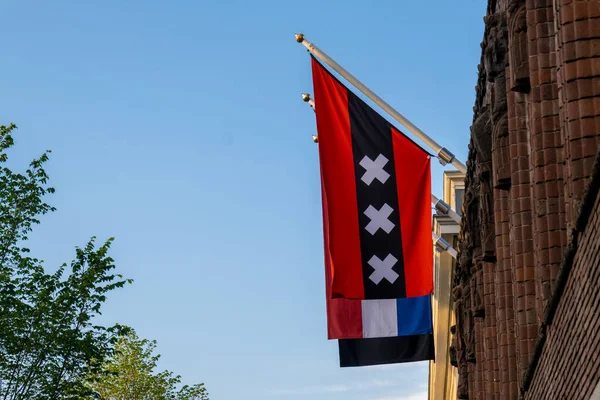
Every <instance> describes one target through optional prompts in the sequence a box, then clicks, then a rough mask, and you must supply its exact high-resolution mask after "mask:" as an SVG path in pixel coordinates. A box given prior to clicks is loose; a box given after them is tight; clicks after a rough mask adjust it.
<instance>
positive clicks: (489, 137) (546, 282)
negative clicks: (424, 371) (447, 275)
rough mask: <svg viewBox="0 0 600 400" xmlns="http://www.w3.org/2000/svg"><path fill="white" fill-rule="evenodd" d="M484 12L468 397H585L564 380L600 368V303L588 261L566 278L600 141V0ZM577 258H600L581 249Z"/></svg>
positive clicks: (463, 245)
mask: <svg viewBox="0 0 600 400" xmlns="http://www.w3.org/2000/svg"><path fill="white" fill-rule="evenodd" d="M484 21H485V33H484V39H483V42H482V44H481V48H482V55H481V63H480V65H479V76H478V81H477V86H476V101H475V106H474V108H473V111H474V117H473V124H472V126H471V141H470V144H469V157H468V160H467V175H466V179H465V197H464V200H463V221H462V224H461V235H460V241H459V244H458V248H459V257H458V258H459V260H458V263H457V267H456V273H455V281H454V289H453V296H454V304H455V313H456V321H457V322H456V327H455V328H454V329H453V332H455V334H454V336H453V340H452V346H453V354H456V360H455V362H454V364H455V365H456V366H457V368H458V372H459V384H458V398H459V399H517V398H519V397H527V398H528V399H554V398H556V399H561V398H579V397H569V396H571V392H569V390H574V386H571V387H569V386H568V384H567V383H565V382H570V381H573V382H579V383H581V384H582V385H586V384H590V385H591V384H594V382H595V381H596V380H597V378H593V379H592V378H591V377H592V376H595V377H597V376H598V367H597V365H596V364H594V362H595V360H600V348H599V347H598V346H597V344H598V343H596V342H593V340H596V338H595V336H600V334H596V335H595V336H594V335H592V334H593V333H596V332H598V330H597V329H598V328H600V327H599V326H596V325H594V323H596V324H597V323H599V322H598V318H597V317H596V316H595V315H596V314H595V311H593V310H597V309H600V307H598V306H599V305H597V304H595V303H594V304H592V303H591V301H592V300H590V301H587V300H586V302H580V301H582V300H583V295H582V294H580V293H578V290H579V289H578V288H579V286H578V285H579V284H581V283H582V282H581V279H583V275H582V276H580V277H579V278H577V276H578V275H575V277H574V278H572V280H573V282H572V283H570V284H568V285H565V282H567V280H566V278H565V276H566V275H565V270H566V269H565V268H564V257H565V254H571V253H572V254H575V253H574V252H573V251H574V250H573V243H575V242H574V240H579V239H578V238H583V236H581V235H583V231H582V230H581V229H580V228H581V223H580V222H578V220H577V218H578V217H577V216H578V215H580V211H579V210H580V208H581V204H582V202H583V200H584V193H585V190H586V187H587V186H588V184H589V181H590V175H591V174H592V171H593V168H594V158H595V156H596V154H597V152H598V151H600V0H489V1H488V9H487V15H486V17H485V19H484ZM599 175H600V174H599ZM596 207H597V206H596ZM595 212H597V210H596V211H595ZM590 215H592V214H590ZM594 215H596V214H594ZM596 224H600V223H599V222H598V221H596ZM586 234H587V232H586ZM594 234H595V233H594V232H592V231H591V232H590V233H589V235H591V236H590V239H586V240H588V242H586V243H591V244H593V243H592V242H593V240H595V239H593V238H592V236H593V235H594ZM586 237H587V236H586ZM594 243H597V242H594ZM591 244H590V245H591ZM586 251H587V250H586ZM569 252H571V253H569ZM573 265H574V268H573V271H575V270H576V269H577V268H579V269H581V270H587V271H588V275H586V277H587V278H588V279H591V277H592V275H593V273H592V272H589V271H595V272H594V273H597V272H598V270H600V260H598V259H597V258H593V257H592V255H591V253H590V254H587V253H585V254H584V253H581V250H579V251H578V253H577V255H576V263H575V264H573ZM594 276H595V275H594ZM596 278H597V276H596ZM561 279H563V281H564V282H563V281H561ZM586 284H587V285H588V286H586V288H585V290H586V291H587V292H586V293H588V294H589V296H592V293H595V292H600V287H598V282H595V283H594V282H592V281H591V280H590V281H589V282H587V283H586ZM594 285H595V286H594ZM582 287H583V286H582ZM557 288H558V289H557ZM563 289H564V290H563ZM594 290H595V292H594ZM569 293H570V294H569ZM561 296H564V299H565V300H564V301H565V302H566V303H565V304H563V303H562V301H563V300H562V297H561ZM590 298H591V297H590ZM578 301H579V302H578ZM559 305H560V307H559ZM577 307H579V309H577V312H575V313H571V314H569V313H565V312H566V311H568V310H572V309H573V308H577ZM592 307H595V308H592ZM549 310H553V311H552V312H550V311H549ZM561 310H562V311H561ZM598 314H600V313H598ZM554 317H555V318H556V319H555V320H552V318H554ZM594 318H595V319H594ZM578 321H581V324H579V322H578ZM593 329H595V330H593ZM569 335H571V336H569ZM592 336H594V337H592ZM567 337H568V338H569V340H567V339H566V338H567ZM586 340H588V341H590V342H589V345H590V346H591V347H589V348H588V347H583V343H586ZM575 342H576V343H577V344H576V345H575V344H571V343H575ZM592 342H593V343H592ZM578 346H581V347H578ZM576 355H578V356H579V357H580V358H581V357H584V358H585V360H581V359H580V360H575V359H574V357H576ZM562 357H567V358H566V359H568V360H569V361H568V362H569V363H578V365H577V368H575V370H574V371H575V372H574V373H576V374H578V375H577V377H579V378H581V379H584V378H585V379H588V381H585V382H584V381H581V380H579V381H577V380H574V379H575V377H574V375H568V374H567V375H565V374H564V371H563V370H562V368H566V367H567V366H568V364H565V362H564V361H565V359H563V358H562ZM568 357H570V358H568ZM594 374H595V375H594ZM557 377H560V379H558V378H557ZM566 377H569V378H568V379H567V378H566ZM562 378H564V379H562ZM561 379H562V381H561ZM559 382H563V383H562V384H561V385H562V386H560V385H559ZM559 386H560V387H562V389H559ZM586 387H587V386H586ZM590 387H591V386H590ZM590 390H591V389H590ZM583 393H586V392H583ZM577 396H580V395H579V394H577ZM581 396H584V395H583V394H581ZM581 398H585V397H581Z"/></svg>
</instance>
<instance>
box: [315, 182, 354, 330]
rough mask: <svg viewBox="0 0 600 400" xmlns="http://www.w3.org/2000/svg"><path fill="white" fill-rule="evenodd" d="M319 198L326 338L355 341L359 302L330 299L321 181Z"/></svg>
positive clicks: (327, 229) (326, 238)
mask: <svg viewBox="0 0 600 400" xmlns="http://www.w3.org/2000/svg"><path fill="white" fill-rule="evenodd" d="M321 196H322V198H323V202H322V204H323V236H324V243H325V252H324V255H325V295H326V302H327V338H328V339H357V338H362V336H363V327H362V305H361V300H346V299H332V298H331V280H332V279H331V272H332V269H331V267H332V260H331V253H330V252H329V222H328V221H329V214H328V212H327V196H326V195H325V188H324V187H323V180H321Z"/></svg>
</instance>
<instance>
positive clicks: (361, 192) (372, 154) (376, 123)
mask: <svg viewBox="0 0 600 400" xmlns="http://www.w3.org/2000/svg"><path fill="white" fill-rule="evenodd" d="M348 111H349V114H350V130H351V133H352V153H353V156H354V171H355V176H356V198H357V203H358V215H359V217H358V225H359V230H360V233H359V234H360V250H361V256H362V270H363V283H364V288H365V299H395V298H402V297H406V285H405V276H404V261H403V257H402V235H401V229H400V210H398V207H399V205H398V192H397V190H398V189H397V187H396V169H395V165H394V148H393V144H392V129H391V126H390V124H389V123H388V122H387V121H386V120H385V119H384V118H383V117H382V116H381V115H379V114H378V113H377V112H375V110H373V109H372V108H371V107H369V106H368V105H367V104H366V103H365V102H363V101H362V100H361V99H359V98H358V97H357V96H356V95H355V94H354V93H352V92H350V91H348ZM380 156H383V157H385V158H386V159H387V163H386V164H385V166H384V167H383V169H384V171H385V172H387V173H388V174H389V177H388V178H387V180H386V181H385V183H382V182H381V181H380V180H378V179H377V178H375V179H373V180H372V182H371V183H370V184H367V183H365V181H363V179H362V177H363V176H364V174H365V172H366V169H365V168H364V167H363V166H361V161H363V160H366V159H365V157H368V160H371V161H375V160H377V158H378V157H380ZM384 204H387V205H388V206H389V207H391V208H392V209H393V211H392V213H391V214H390V215H389V217H388V220H389V221H391V222H392V223H393V224H394V227H393V229H392V230H391V231H390V232H389V233H386V232H385V231H384V230H383V229H378V230H377V232H376V233H375V234H374V235H372V234H371V233H370V232H369V231H367V230H366V226H367V225H368V224H369V223H370V222H371V219H370V218H369V217H368V216H367V215H365V211H366V210H367V209H368V208H369V206H372V207H374V208H375V209H377V210H378V211H379V210H381V208H382V207H383V206H384ZM390 254H391V255H392V256H393V257H395V258H396V260H397V262H396V264H395V265H394V267H393V268H392V270H393V271H395V272H396V273H397V274H398V277H397V279H396V280H395V281H394V282H393V283H391V282H390V281H389V280H388V279H385V278H384V279H382V280H381V281H380V282H379V283H377V284H376V283H375V282H373V280H371V279H370V276H371V274H372V273H373V271H374V268H373V267H372V266H371V265H369V260H371V258H372V257H373V256H376V257H378V258H379V260H381V261H384V260H385V259H386V258H387V257H388V255H390Z"/></svg>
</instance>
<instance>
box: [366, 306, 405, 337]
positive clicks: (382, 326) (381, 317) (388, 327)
mask: <svg viewBox="0 0 600 400" xmlns="http://www.w3.org/2000/svg"><path fill="white" fill-rule="evenodd" d="M362 324H363V338H377V337H390V336H398V312H397V308H396V299H389V300H363V301H362Z"/></svg>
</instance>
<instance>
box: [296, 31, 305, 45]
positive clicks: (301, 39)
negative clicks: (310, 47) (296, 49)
mask: <svg viewBox="0 0 600 400" xmlns="http://www.w3.org/2000/svg"><path fill="white" fill-rule="evenodd" d="M296 42H298V43H302V42H304V33H296Z"/></svg>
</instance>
